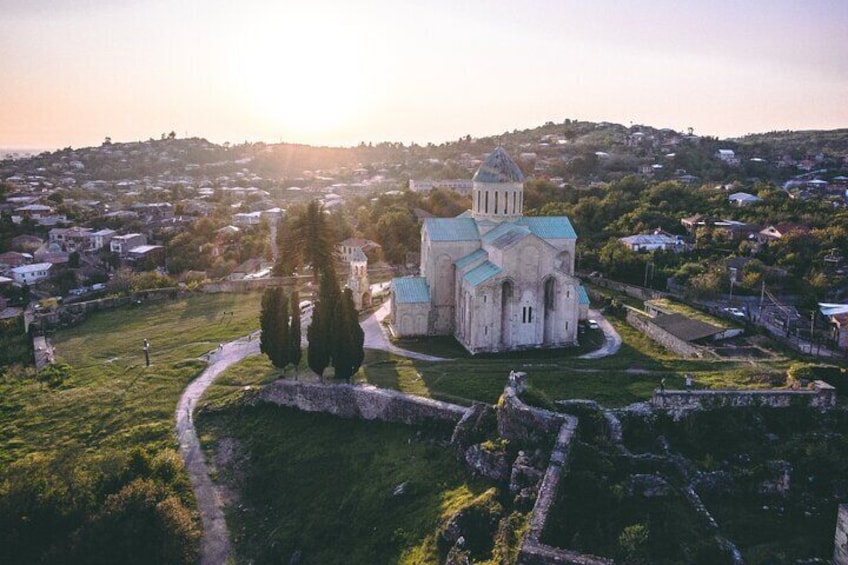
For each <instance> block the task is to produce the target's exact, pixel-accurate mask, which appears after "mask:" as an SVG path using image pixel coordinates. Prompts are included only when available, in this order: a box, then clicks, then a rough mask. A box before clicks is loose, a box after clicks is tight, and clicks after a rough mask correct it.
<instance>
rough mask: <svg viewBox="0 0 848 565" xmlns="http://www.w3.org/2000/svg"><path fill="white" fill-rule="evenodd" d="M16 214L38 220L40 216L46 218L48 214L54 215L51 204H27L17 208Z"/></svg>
mask: <svg viewBox="0 0 848 565" xmlns="http://www.w3.org/2000/svg"><path fill="white" fill-rule="evenodd" d="M15 214H16V215H18V216H21V217H22V218H29V219H31V220H38V219H40V218H45V217H47V216H50V215H52V214H53V208H51V207H50V206H45V205H44V204H27V205H26V206H21V207H20V208H15Z"/></svg>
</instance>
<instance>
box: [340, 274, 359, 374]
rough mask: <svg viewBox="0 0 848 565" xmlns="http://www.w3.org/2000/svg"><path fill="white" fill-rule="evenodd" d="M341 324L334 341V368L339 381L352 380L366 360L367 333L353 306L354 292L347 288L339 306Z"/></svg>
mask: <svg viewBox="0 0 848 565" xmlns="http://www.w3.org/2000/svg"><path fill="white" fill-rule="evenodd" d="M339 306H340V308H339V315H338V320H339V324H338V327H337V331H336V335H335V339H334V351H333V367H334V368H335V370H336V378H337V379H345V380H348V381H349V380H350V378H351V377H352V376H353V375H355V374H356V371H358V370H359V367H361V366H362V361H363V360H364V359H365V350H364V344H365V332H363V331H362V326H360V325H359V316H358V314H357V312H356V306H354V304H353V292H352V291H351V290H350V289H349V288H346V289H345V290H344V293H343V294H342V297H341V304H340V305H339Z"/></svg>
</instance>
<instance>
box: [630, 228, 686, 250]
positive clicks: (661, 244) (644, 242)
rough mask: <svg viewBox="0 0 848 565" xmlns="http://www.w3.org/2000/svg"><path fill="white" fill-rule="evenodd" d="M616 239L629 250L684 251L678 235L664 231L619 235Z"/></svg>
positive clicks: (684, 248) (683, 245)
mask: <svg viewBox="0 0 848 565" xmlns="http://www.w3.org/2000/svg"><path fill="white" fill-rule="evenodd" d="M618 241H620V242H621V244H622V245H624V246H625V247H627V248H628V249H630V250H631V251H676V252H680V251H685V250H686V246H685V244H684V242H683V240H682V239H681V238H680V237H675V236H670V235H667V234H664V233H651V234H640V235H631V236H627V237H620V238H618Z"/></svg>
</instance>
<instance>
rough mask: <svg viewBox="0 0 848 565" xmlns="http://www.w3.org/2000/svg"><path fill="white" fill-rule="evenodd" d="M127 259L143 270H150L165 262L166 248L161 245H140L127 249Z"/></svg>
mask: <svg viewBox="0 0 848 565" xmlns="http://www.w3.org/2000/svg"><path fill="white" fill-rule="evenodd" d="M127 259H129V260H130V261H132V262H133V263H135V264H136V267H137V268H139V269H141V270H150V269H153V268H155V267H161V266H164V264H165V248H164V247H162V246H161V245H139V246H137V247H133V248H131V249H130V250H129V251H127Z"/></svg>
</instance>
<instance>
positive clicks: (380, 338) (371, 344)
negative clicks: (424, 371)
mask: <svg viewBox="0 0 848 565" xmlns="http://www.w3.org/2000/svg"><path fill="white" fill-rule="evenodd" d="M390 311H391V301H390V300H386V301H385V302H383V305H382V306H380V307H379V308H378V309H377V310H376V311H374V313H373V314H371V315H370V316H368V317H367V318H365V319H364V320H362V324H361V325H362V330H363V331H364V332H365V347H367V348H368V349H379V350H382V351H388V352H389V353H394V354H395V355H400V356H402V357H409V358H410V359H418V360H419V361H447V360H448V359H445V358H444V357H436V356H435V355H427V354H425V353H416V352H415V351H409V350H408V349H401V348H400V347H398V346H396V345H394V344H392V342H391V341H389V338H388V336H387V335H386V331H385V329H384V328H383V326H382V324H380V322H381V321H383V319H384V318H385V317H386V316H388V315H389V312H390Z"/></svg>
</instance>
